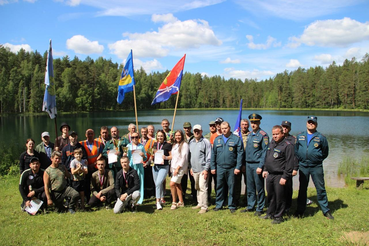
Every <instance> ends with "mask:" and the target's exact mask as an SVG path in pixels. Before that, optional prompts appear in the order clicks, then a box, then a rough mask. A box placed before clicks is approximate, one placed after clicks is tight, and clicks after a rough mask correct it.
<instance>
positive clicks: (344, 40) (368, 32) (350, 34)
mask: <svg viewBox="0 0 369 246" xmlns="http://www.w3.org/2000/svg"><path fill="white" fill-rule="evenodd" d="M364 40H369V22H365V23H361V22H358V21H356V20H352V19H350V18H343V19H340V20H324V21H315V22H313V23H312V24H310V25H309V26H308V27H307V28H305V30H304V32H303V34H302V35H301V37H299V38H297V37H290V44H289V47H292V48H296V47H298V46H299V45H300V44H306V45H309V46H334V47H347V46H348V45H350V44H353V43H357V42H361V41H364Z"/></svg>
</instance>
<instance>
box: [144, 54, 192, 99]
mask: <svg viewBox="0 0 369 246" xmlns="http://www.w3.org/2000/svg"><path fill="white" fill-rule="evenodd" d="M185 59H186V55H184V56H183V57H182V58H181V60H179V62H178V63H177V64H176V65H175V66H174V67H173V69H172V71H170V72H169V74H168V75H167V77H166V78H165V79H164V81H163V83H162V84H161V85H160V87H159V89H158V92H157V93H156V96H155V98H154V100H153V101H152V103H151V105H154V104H156V103H161V102H165V101H166V100H168V99H169V98H170V96H171V95H174V94H177V93H178V91H179V88H180V87H181V81H182V76H183V67H184V63H185Z"/></svg>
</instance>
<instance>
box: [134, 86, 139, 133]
mask: <svg viewBox="0 0 369 246" xmlns="http://www.w3.org/2000/svg"><path fill="white" fill-rule="evenodd" d="M133 99H134V104H135V116H136V131H137V132H138V133H139V130H138V119H137V105H136V90H135V85H133Z"/></svg>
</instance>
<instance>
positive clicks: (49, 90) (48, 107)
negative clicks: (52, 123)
mask: <svg viewBox="0 0 369 246" xmlns="http://www.w3.org/2000/svg"><path fill="white" fill-rule="evenodd" d="M45 85H46V88H45V95H44V101H43V104H42V111H45V112H47V113H48V114H49V115H50V118H51V119H54V118H55V117H56V114H57V111H56V100H55V98H56V96H55V84H54V68H53V48H52V46H51V40H50V45H49V52H48V55H47V61H46V71H45Z"/></svg>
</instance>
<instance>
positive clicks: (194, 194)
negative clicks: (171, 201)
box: [181, 170, 197, 202]
mask: <svg viewBox="0 0 369 246" xmlns="http://www.w3.org/2000/svg"><path fill="white" fill-rule="evenodd" d="M188 177H189V178H190V182H191V197H192V201H194V202H197V190H196V189H195V179H194V178H193V176H192V175H191V174H190V171H189V170H188V173H187V174H184V175H183V177H182V179H181V186H182V193H183V198H184V196H185V195H186V190H187V184H188Z"/></svg>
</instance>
